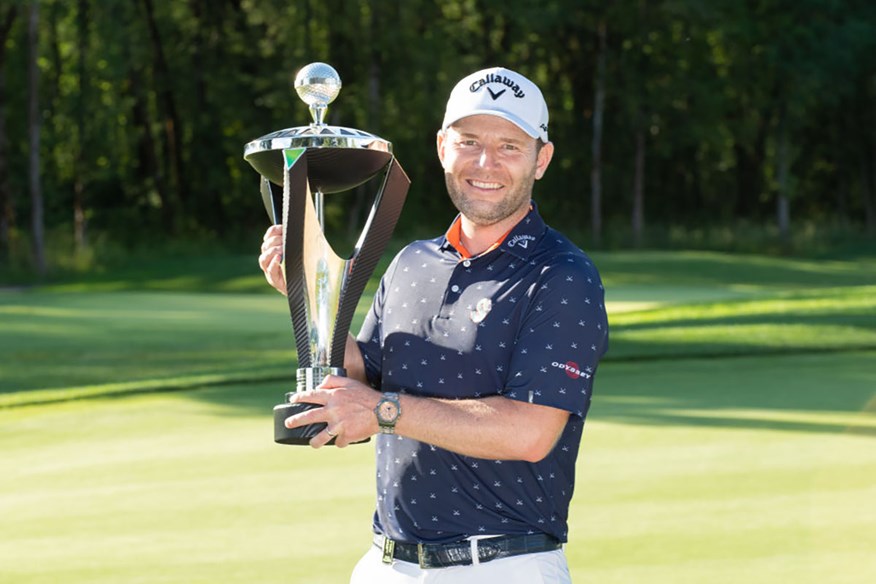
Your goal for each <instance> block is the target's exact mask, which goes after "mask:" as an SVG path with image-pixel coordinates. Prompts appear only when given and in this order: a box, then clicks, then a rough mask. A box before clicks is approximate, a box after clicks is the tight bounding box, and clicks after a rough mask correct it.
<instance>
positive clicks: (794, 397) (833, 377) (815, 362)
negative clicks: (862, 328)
mask: <svg viewBox="0 0 876 584" xmlns="http://www.w3.org/2000/svg"><path fill="white" fill-rule="evenodd" d="M590 415H591V417H592V418H593V419H598V420H601V421H606V422H615V423H626V424H658V425H671V426H690V425H695V426H715V427H725V428H745V429H764V430H782V431H793V432H825V433H854V434H860V435H865V436H876V351H863V352H848V351H843V352H836V353H818V354H810V355H805V354H804V355H774V356H767V357H744V358H730V359H703V360H688V359H677V360H661V361H652V362H628V363H608V364H605V365H603V366H601V368H600V371H599V375H598V380H597V382H596V391H595V393H594V402H593V407H592V409H591V414H590Z"/></svg>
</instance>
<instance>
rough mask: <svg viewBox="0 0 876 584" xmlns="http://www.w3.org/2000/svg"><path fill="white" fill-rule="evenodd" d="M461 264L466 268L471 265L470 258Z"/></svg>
mask: <svg viewBox="0 0 876 584" xmlns="http://www.w3.org/2000/svg"><path fill="white" fill-rule="evenodd" d="M462 265H463V266H465V267H466V268H467V267H469V266H470V265H471V261H470V260H465V261H464V262H462Z"/></svg>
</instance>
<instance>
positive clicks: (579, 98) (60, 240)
mask: <svg viewBox="0 0 876 584" xmlns="http://www.w3.org/2000/svg"><path fill="white" fill-rule="evenodd" d="M0 6H2V7H0V262H3V263H7V264H8V263H14V262H19V263H22V262H23V263H27V264H29V265H32V266H33V267H35V268H36V269H37V270H39V271H42V270H45V266H46V265H47V263H48V264H51V261H52V257H51V256H52V254H53V253H54V254H62V253H69V252H70V251H71V250H72V251H73V252H74V253H76V254H85V253H88V251H89V250H94V249H95V248H97V249H108V248H111V247H126V246H135V245H143V244H146V245H148V244H151V243H158V242H160V241H165V240H168V239H180V240H184V241H192V242H203V243H205V244H210V243H215V242H221V241H236V240H246V238H247V237H248V235H247V234H253V233H256V234H260V233H261V231H262V229H263V228H264V226H265V221H266V219H265V216H264V211H263V209H262V207H261V201H260V197H259V194H258V193H259V191H258V177H257V175H256V174H255V173H254V172H253V171H252V170H251V169H250V168H249V167H248V165H247V164H246V162H244V160H243V158H242V149H243V145H244V144H245V143H246V142H248V141H250V140H252V139H254V138H256V137H258V136H261V135H264V134H266V133H268V132H271V131H274V130H277V129H281V128H284V127H292V126H301V125H306V124H307V123H309V121H310V116H309V114H308V112H307V109H306V106H305V105H304V104H303V103H302V102H300V100H299V99H298V98H297V96H295V94H294V91H293V90H292V86H291V83H292V79H293V78H294V75H295V73H296V72H297V70H298V69H299V68H300V67H302V66H303V65H305V64H307V63H310V62H313V61H324V62H327V63H330V64H332V65H333V66H334V67H335V68H336V69H337V70H338V71H339V73H340V75H341V77H342V80H343V89H342V91H341V94H340V97H339V98H338V99H337V101H336V102H335V103H334V104H332V105H331V106H330V108H329V113H328V122H329V123H331V124H334V125H342V126H348V127H355V128H360V129H363V130H366V131H369V132H372V133H375V134H378V135H380V136H381V137H383V138H386V139H388V140H390V141H391V142H392V143H393V145H394V148H395V152H396V155H397V156H398V158H399V160H400V161H401V163H402V165H403V166H404V168H405V170H406V171H407V172H408V174H409V175H410V177H411V179H412V183H413V184H412V187H411V192H410V194H409V197H408V202H407V204H406V207H405V211H404V214H403V219H402V221H403V223H402V227H401V229H405V226H407V228H409V229H413V226H416V227H417V228H422V227H426V228H429V229H431V230H432V231H435V230H440V229H442V228H443V227H444V226H445V224H446V223H447V222H448V221H449V219H450V217H451V216H452V213H453V211H452V206H451V204H450V202H449V200H448V199H447V197H446V194H445V191H444V185H443V180H442V177H441V169H440V166H439V165H438V163H437V160H436V157H435V152H434V148H435V131H436V130H437V128H438V127H439V125H440V122H441V119H442V117H443V110H444V104H445V100H446V98H447V95H448V93H449V91H450V89H451V88H452V86H453V84H454V83H455V82H456V81H457V80H458V79H460V78H461V77H463V76H464V75H466V74H468V73H470V72H472V71H474V70H476V69H478V68H482V67H487V66H493V65H503V66H506V67H509V68H512V69H516V70H518V71H520V72H521V73H524V74H526V75H527V76H529V77H530V78H532V79H533V80H534V81H536V82H537V83H538V84H539V85H540V86H541V87H542V89H543V91H544V93H545V97H546V99H547V101H548V104H549V107H550V110H551V123H550V134H551V139H552V141H553V142H554V143H555V144H556V148H557V154H556V156H555V159H554V163H553V165H552V168H551V169H550V171H549V172H548V173H547V175H546V177H545V178H544V179H543V180H542V181H541V182H540V183H539V184H538V185H537V187H536V197H537V200H538V202H539V205H540V209H541V210H542V212H543V214H544V215H545V216H546V218H547V219H548V221H549V222H550V223H552V224H554V225H555V226H557V227H560V228H564V229H571V230H573V231H576V232H577V233H579V234H581V236H582V237H583V238H585V239H586V240H585V241H581V244H582V245H584V246H595V247H599V246H606V245H629V246H633V245H643V244H646V243H647V242H648V234H649V230H654V229H657V228H658V227H659V228H663V229H665V228H671V227H676V226H677V227H680V228H687V229H708V228H710V227H724V228H728V227H729V228H731V229H733V228H734V227H735V226H739V225H766V226H771V227H772V229H774V231H775V233H776V234H777V237H778V238H780V239H787V238H789V237H791V235H792V234H793V233H794V231H795V230H800V229H811V228H834V227H839V228H842V229H848V230H852V231H857V232H861V233H870V234H871V235H872V234H874V233H876V5H874V4H873V3H872V2H867V1H865V0H796V1H792V0H761V1H755V0H713V1H710V2H700V1H698V0H614V1H612V0H607V1H603V2H595V1H591V0H445V1H442V0H405V1H402V0H298V1H296V2H288V1H285V0H283V1H281V0H260V1H258V2H255V1H251V0H181V1H179V2H161V1H158V0H101V1H97V0H65V1H62V0H27V1H13V2H9V1H7V2H6V3H4V4H2V5H0ZM363 197H367V193H364V194H363V192H361V190H360V191H357V192H355V193H351V194H348V195H341V196H339V197H338V198H337V199H332V198H329V200H328V201H327V209H326V217H327V221H329V222H330V223H332V224H338V225H342V226H344V225H349V226H352V225H354V224H355V223H356V220H357V219H358V218H359V217H357V216H356V215H357V214H361V213H362V212H363V211H362V208H363V207H364V205H363V204H362V199H363ZM349 228H350V229H352V227H349ZM46 242H48V243H46ZM46 249H48V250H49V252H46V251H45V250H46ZM46 253H48V255H49V257H48V259H47V258H46Z"/></svg>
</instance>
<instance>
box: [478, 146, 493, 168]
mask: <svg viewBox="0 0 876 584" xmlns="http://www.w3.org/2000/svg"><path fill="white" fill-rule="evenodd" d="M496 160H497V157H496V152H495V150H494V149H492V148H489V147H486V146H485V147H484V148H483V149H482V150H481V155H480V157H478V165H479V166H482V167H484V168H489V167H491V166H494V165H495V164H496Z"/></svg>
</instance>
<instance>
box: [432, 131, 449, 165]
mask: <svg viewBox="0 0 876 584" xmlns="http://www.w3.org/2000/svg"><path fill="white" fill-rule="evenodd" d="M446 140H447V136H446V134H445V133H444V130H438V135H437V136H436V137H435V147H436V148H437V150H438V161H439V162H440V163H441V167H442V168H443V167H444V144H445V142H446Z"/></svg>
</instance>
